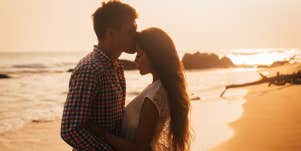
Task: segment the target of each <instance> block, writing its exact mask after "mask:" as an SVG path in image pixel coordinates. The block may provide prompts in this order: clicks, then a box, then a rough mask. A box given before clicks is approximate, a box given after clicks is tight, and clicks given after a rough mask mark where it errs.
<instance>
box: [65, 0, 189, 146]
mask: <svg viewBox="0 0 301 151" xmlns="http://www.w3.org/2000/svg"><path fill="white" fill-rule="evenodd" d="M136 18H137V13H136V11H135V9H134V8H132V7H131V6H129V5H128V4H125V3H122V2H119V1H109V2H106V3H103V4H102V6H101V7H100V8H98V9H97V10H96V11H95V13H94V14H93V25H94V30H95V33H96V35H97V38H98V44H97V45H96V46H94V50H93V51H92V52H90V53H89V54H88V55H86V56H85V57H84V58H83V59H81V61H80V62H79V63H78V64H77V66H76V67H75V69H74V71H73V72H72V75H71V77H70V81H69V91H68V95H67V100H66V102H65V106H64V111H63V117H62V125H61V137H62V138H63V140H64V141H65V142H66V143H68V144H69V145H70V146H72V147H73V150H76V151H102V150H103V151H106V150H109V151H111V150H114V151H151V150H153V151H169V150H172V151H184V150H189V147H190V130H189V111H190V103H189V98H188V94H187V91H186V82H185V77H184V73H183V65H182V63H181V61H180V60H179V57H178V54H177V51H176V48H175V45H174V43H173V41H172V39H171V38H170V37H169V36H168V35H167V34H166V33H165V32H164V31H163V30H161V29H159V28H148V29H145V30H143V31H140V32H137V31H136V29H137V25H136V22H135V20H136ZM123 52H125V53H131V54H133V53H137V55H136V58H135V62H136V63H137V66H138V68H139V71H140V74H141V75H145V74H151V75H152V77H153V81H152V83H150V84H149V85H148V86H147V87H146V88H145V89H144V90H143V91H142V92H141V93H140V94H139V95H138V96H136V97H135V98H134V99H133V100H132V101H131V102H130V103H129V104H128V105H127V106H125V94H126V82H125V78H124V70H123V67H122V65H121V64H120V62H119V60H118V57H119V56H120V55H121V53H123ZM137 82H139V81H137Z"/></svg>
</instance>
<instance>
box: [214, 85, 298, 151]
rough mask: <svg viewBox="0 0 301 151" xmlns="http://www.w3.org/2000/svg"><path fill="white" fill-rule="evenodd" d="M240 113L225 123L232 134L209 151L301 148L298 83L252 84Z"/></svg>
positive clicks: (295, 150)
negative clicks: (227, 123)
mask: <svg viewBox="0 0 301 151" xmlns="http://www.w3.org/2000/svg"><path fill="white" fill-rule="evenodd" d="M248 89H249V93H248V94H247V96H246V97H245V99H246V100H247V101H246V102H245V104H243V109H244V113H243V115H242V116H241V118H239V119H238V120H236V121H234V122H232V123H230V124H229V126H230V127H231V128H232V129H233V130H234V135H233V136H232V137H231V138H230V139H228V140H227V141H225V142H223V143H222V144H219V145H217V146H216V147H214V148H212V149H211V151H228V150H231V151H241V150H244V151H254V150H256V151H266V150H273V151H274V150H279V151H280V150H281V151H282V150H290V151H297V150H300V149H301V143H300V142H301V116H300V113H299V112H300V111H301V102H300V98H299V97H298V96H300V94H301V86H300V85H288V86H271V87H268V86H267V84H261V85H256V86H252V87H250V88H248Z"/></svg>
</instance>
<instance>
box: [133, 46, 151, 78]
mask: <svg viewBox="0 0 301 151" xmlns="http://www.w3.org/2000/svg"><path fill="white" fill-rule="evenodd" d="M135 62H136V64H137V66H138V68H139V71H140V74H141V75H145V74H148V73H152V66H151V63H150V61H149V59H148V57H147V56H146V54H145V53H144V51H143V50H141V49H138V50H137V55H136V58H135Z"/></svg>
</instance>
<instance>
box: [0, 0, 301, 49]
mask: <svg viewBox="0 0 301 151" xmlns="http://www.w3.org/2000/svg"><path fill="white" fill-rule="evenodd" d="M101 2H102V1H99V0H0V19H1V22H0V33H1V34H0V52H1V51H2V52H3V51H65V50H76V51H88V50H91V49H92V47H93V45H94V44H96V43H97V40H96V36H95V34H94V31H93V27H92V19H91V15H92V13H93V12H94V11H95V10H96V8H98V7H99V6H100V5H101ZM123 2H125V3H128V4H130V5H131V6H133V7H134V8H136V10H137V12H138V14H139V19H138V20H137V24H138V29H139V30H142V29H145V28H148V27H159V28H162V29H163V30H165V31H166V32H167V33H168V34H169V35H170V36H171V37H172V39H173V40H174V42H175V44H176V47H177V49H178V50H181V51H184V52H186V51H195V50H218V49H253V48H301V9H300V7H301V0H185V1H183V0H124V1H123Z"/></svg>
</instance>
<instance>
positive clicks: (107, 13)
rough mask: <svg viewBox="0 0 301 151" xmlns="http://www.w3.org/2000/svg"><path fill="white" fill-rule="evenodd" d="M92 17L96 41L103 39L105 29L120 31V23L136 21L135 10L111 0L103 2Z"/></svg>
mask: <svg viewBox="0 0 301 151" xmlns="http://www.w3.org/2000/svg"><path fill="white" fill-rule="evenodd" d="M92 17H93V26H94V31H95V33H96V36H97V39H98V40H100V39H101V38H103V34H104V32H105V30H106V29H107V28H114V29H120V27H121V25H122V23H123V22H124V21H126V20H128V19H136V18H137V17H138V14H137V12H136V10H135V9H134V8H133V7H131V6H130V5H128V4H125V3H122V2H120V1H116V0H111V1H108V2H103V3H102V6H101V7H99V8H98V9H97V10H96V11H95V12H94V14H93V15H92Z"/></svg>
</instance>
